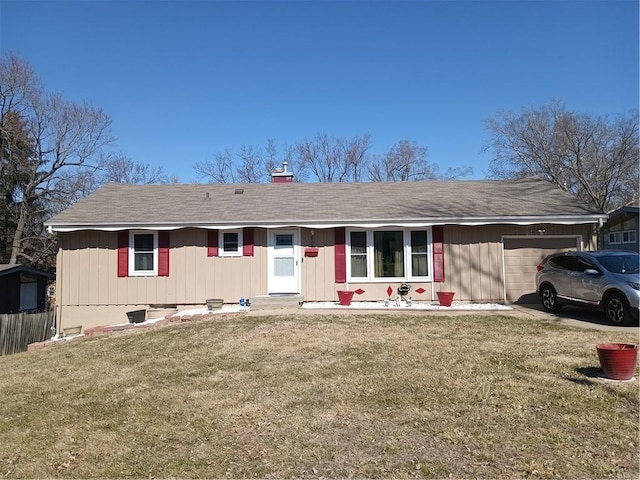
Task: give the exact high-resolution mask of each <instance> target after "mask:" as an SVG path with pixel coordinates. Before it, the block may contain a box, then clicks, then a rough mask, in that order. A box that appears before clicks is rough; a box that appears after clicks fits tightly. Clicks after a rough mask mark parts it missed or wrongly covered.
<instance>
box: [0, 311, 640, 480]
mask: <svg viewBox="0 0 640 480" xmlns="http://www.w3.org/2000/svg"><path fill="white" fill-rule="evenodd" d="M602 341H624V342H631V343H637V336H636V335H634V334H628V333H626V334H625V333H611V332H607V333H603V332H598V331H588V330H582V329H576V328H570V327H564V326H559V325H554V324H550V323H544V322H540V321H527V320H523V319H517V318H511V317H504V316H495V317H491V316H461V317H435V316H431V315H424V316H422V315H410V316H402V315H357V316H343V315H341V316H322V315H318V316H313V315H308V314H307V315H301V316H280V317H278V316H274V317H244V316H241V315H237V316H235V315H229V316H219V317H216V318H214V319H212V320H208V321H202V322H197V323H190V324H181V325H172V326H168V327H165V328H160V329H154V330H150V331H134V332H123V333H119V334H116V335H112V336H102V337H95V338H89V339H86V340H84V341H79V342H71V343H69V344H67V345H61V346H56V347H53V348H49V349H44V350H39V351H35V352H30V353H24V354H18V355H14V356H9V357H0V364H1V365H0V366H2V368H1V369H0V475H1V476H4V477H7V478H18V477H22V478H24V477H39V478H44V477H57V478H84V477H110V478H115V477H118V478H120V477H157V478H167V477H190V478H195V477H198V478H205V477H206V478H214V477H215V478H224V477H232V478H239V477H251V478H256V477H260V478H274V477H275V478H294V477H295V478H299V477H304V478H312V477H329V478H337V477H340V478H343V477H360V478H362V477H368V478H383V477H384V478H388V477H394V478H400V477H402V478H406V477H422V478H442V477H448V476H452V477H455V478H472V477H474V478H475V477H485V478H497V477H500V478H523V477H530V478H603V477H613V478H637V477H638V475H639V474H640V472H639V471H638V461H639V459H638V435H639V428H638V410H639V409H638V407H639V402H638V383H637V382H632V383H611V382H604V381H602V380H600V379H598V378H596V377H595V376H594V374H593V372H597V371H598V370H597V367H598V360H597V355H596V352H595V344H596V343H600V342H602Z"/></svg>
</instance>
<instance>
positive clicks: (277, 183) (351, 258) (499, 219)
mask: <svg viewBox="0 0 640 480" xmlns="http://www.w3.org/2000/svg"><path fill="white" fill-rule="evenodd" d="M290 180H291V178H290V174H288V172H286V169H285V172H284V174H283V173H282V172H279V176H276V177H274V181H273V183H269V184H257V183H250V184H242V185H230V184H191V185H182V184H173V185H124V184H114V183H111V184H108V185H106V186H104V187H102V188H101V189H99V190H98V191H96V192H95V193H93V194H92V195H90V196H89V197H87V198H85V199H83V200H81V201H79V202H78V203H77V204H75V205H73V206H71V207H70V208H69V209H67V210H65V211H64V212H62V213H60V214H58V215H56V216H55V217H53V218H52V219H50V220H49V221H48V222H46V225H47V226H48V228H49V230H50V231H51V232H55V233H56V234H57V235H58V237H59V251H58V260H57V273H58V276H57V296H56V302H57V308H58V309H59V311H58V318H60V319H61V323H62V326H63V327H64V326H69V325H80V324H82V325H83V326H84V327H85V328H87V327H90V326H95V325H101V324H110V323H121V322H123V321H126V318H127V317H126V315H125V313H126V312H127V311H129V310H135V309H138V308H148V307H149V306H150V305H155V304H164V305H167V304H175V305H177V306H178V308H180V307H188V306H190V305H204V303H205V300H206V299H208V298H223V299H224V300H225V302H228V303H232V302H233V303H237V302H238V299H240V297H245V298H252V299H255V298H256V297H259V296H263V295H282V294H291V293H294V294H300V295H302V296H303V298H304V301H307V302H314V301H333V300H336V299H337V293H336V291H337V290H343V289H350V290H354V291H356V293H358V295H357V296H356V299H357V300H363V301H367V300H372V301H373V300H382V299H385V298H389V297H390V296H391V297H393V298H395V295H396V290H397V288H398V286H400V285H401V284H402V283H408V284H410V285H411V291H410V293H409V295H410V296H411V297H412V299H413V300H414V301H433V300H434V299H435V298H436V292H437V291H438V290H451V291H455V292H456V297H455V298H456V300H461V301H474V302H512V301H516V300H518V299H521V298H524V297H526V296H527V295H531V294H532V293H534V291H535V271H536V266H537V264H538V262H539V261H540V260H541V259H542V258H543V257H544V256H545V255H547V254H549V253H551V252H555V251H558V250H569V249H590V250H593V249H595V245H596V231H597V229H598V228H599V227H600V226H601V225H602V223H603V221H604V220H606V218H607V216H606V214H604V213H602V212H598V211H594V210H593V209H591V208H590V207H588V206H586V205H584V204H582V203H580V202H578V201H577V200H576V199H575V198H574V197H572V196H570V195H568V194H566V193H565V192H563V191H562V190H560V189H559V188H557V187H555V186H554V185H552V184H551V183H549V182H546V181H542V180H538V179H524V180H517V181H428V182H378V183H297V182H291V181H290Z"/></svg>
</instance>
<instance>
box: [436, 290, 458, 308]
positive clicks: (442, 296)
mask: <svg viewBox="0 0 640 480" xmlns="http://www.w3.org/2000/svg"><path fill="white" fill-rule="evenodd" d="M436 294H437V295H438V301H439V302H440V305H442V306H443V307H450V306H451V302H453V296H454V295H455V292H436Z"/></svg>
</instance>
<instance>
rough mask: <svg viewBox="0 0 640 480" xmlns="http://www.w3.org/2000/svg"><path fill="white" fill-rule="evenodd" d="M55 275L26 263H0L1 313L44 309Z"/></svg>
mask: <svg viewBox="0 0 640 480" xmlns="http://www.w3.org/2000/svg"><path fill="white" fill-rule="evenodd" d="M54 278H55V275H53V274H51V273H48V272H43V271H42V270H36V269H34V268H30V267H26V266H24V265H9V264H0V313H17V312H24V311H34V312H35V311H38V312H41V311H44V310H46V309H47V284H48V283H49V282H50V281H51V280H52V279H54Z"/></svg>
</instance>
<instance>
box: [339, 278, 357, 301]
mask: <svg viewBox="0 0 640 480" xmlns="http://www.w3.org/2000/svg"><path fill="white" fill-rule="evenodd" d="M344 285H345V287H344V289H343V290H338V303H339V304H340V305H343V306H345V307H348V306H349V305H351V300H352V299H353V294H354V293H355V292H354V291H353V290H349V284H348V283H345V284H344Z"/></svg>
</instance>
